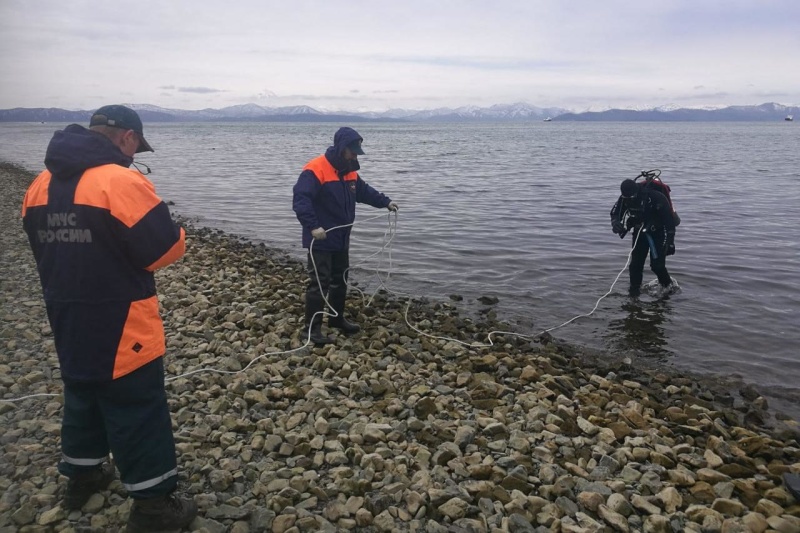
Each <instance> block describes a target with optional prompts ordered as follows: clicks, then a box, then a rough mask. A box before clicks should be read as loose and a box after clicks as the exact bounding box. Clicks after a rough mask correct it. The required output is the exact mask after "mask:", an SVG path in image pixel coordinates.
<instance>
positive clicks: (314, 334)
mask: <svg viewBox="0 0 800 533" xmlns="http://www.w3.org/2000/svg"><path fill="white" fill-rule="evenodd" d="M311 342H313V343H314V344H333V343H334V342H336V339H334V338H333V337H330V336H328V335H323V333H322V317H317V319H316V320H314V324H312V326H311Z"/></svg>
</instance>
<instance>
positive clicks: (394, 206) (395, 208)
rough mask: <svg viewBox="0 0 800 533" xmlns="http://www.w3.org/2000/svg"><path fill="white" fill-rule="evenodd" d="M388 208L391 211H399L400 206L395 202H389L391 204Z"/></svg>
mask: <svg viewBox="0 0 800 533" xmlns="http://www.w3.org/2000/svg"><path fill="white" fill-rule="evenodd" d="M386 209H388V210H389V211H394V212H397V210H398V209H399V206H398V205H397V204H396V203H394V202H389V205H387V206H386Z"/></svg>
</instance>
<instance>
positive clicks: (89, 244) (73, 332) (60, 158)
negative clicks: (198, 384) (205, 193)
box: [22, 105, 197, 531]
mask: <svg viewBox="0 0 800 533" xmlns="http://www.w3.org/2000/svg"><path fill="white" fill-rule="evenodd" d="M144 151H153V149H152V148H151V147H150V144H149V143H148V142H147V141H146V140H145V138H144V132H143V128H142V121H141V119H140V118H139V115H138V114H137V113H136V112H135V111H134V110H132V109H130V108H128V107H125V106H121V105H110V106H104V107H101V108H100V109H98V110H97V111H96V112H95V113H94V114H93V115H92V117H91V121H90V126H89V129H86V128H84V127H82V126H80V125H78V124H72V125H69V126H67V127H66V128H64V130H63V131H57V132H56V133H55V134H54V135H53V138H52V140H51V141H50V144H49V146H48V147H47V155H46V157H45V166H46V167H47V170H45V171H43V172H42V173H41V174H39V176H38V177H37V178H36V179H35V180H34V181H33V183H32V184H31V185H30V187H29V188H28V191H27V193H26V194H25V199H24V201H23V205H22V219H23V226H24V228H25V231H26V232H27V234H28V240H29V241H30V245H31V248H32V249H33V255H34V258H35V259H36V264H37V268H38V271H39V277H40V279H41V283H42V289H43V292H44V299H45V304H46V307H47V315H48V318H49V321H50V325H51V328H52V330H53V337H54V339H55V346H56V352H57V353H58V359H59V364H60V367H61V376H62V380H63V382H64V414H63V421H62V429H61V449H62V458H61V462H60V463H59V465H58V468H59V471H60V472H61V473H62V474H63V475H65V476H67V477H68V478H69V480H68V482H67V488H66V491H65V494H64V500H63V503H62V505H63V507H65V508H66V509H68V510H73V509H80V508H81V507H82V506H83V505H84V504H85V503H86V502H87V501H88V499H89V497H90V496H91V495H92V494H93V493H94V492H97V491H99V490H103V489H105V488H106V487H107V486H108V485H109V484H110V483H111V481H113V479H114V477H115V474H114V468H113V465H111V464H110V463H107V460H108V454H109V451H110V452H112V453H113V455H114V460H115V463H116V466H117V468H119V472H120V477H121V480H122V484H123V486H124V487H125V488H126V489H127V491H128V494H129V495H130V496H131V497H132V498H134V504H133V506H132V507H131V512H130V516H129V519H128V528H127V530H128V531H155V530H159V529H169V528H180V527H183V526H185V525H187V524H189V523H190V522H191V521H192V520H193V519H194V517H195V516H196V514H197V505H196V504H195V502H194V501H193V500H191V499H188V498H182V497H178V496H177V495H175V494H174V492H173V491H174V490H175V488H176V485H177V479H178V470H177V462H176V457H175V443H174V439H173V435H172V424H171V420H170V413H169V408H168V406H167V398H166V392H165V390H164V362H163V355H164V353H165V351H166V343H165V337H164V327H163V324H162V321H161V317H160V315H159V310H158V298H157V296H156V285H155V279H154V277H153V272H154V271H155V270H156V269H159V268H162V267H164V266H167V265H169V264H170V263H173V262H174V261H177V260H178V259H179V258H180V257H181V256H183V254H184V250H185V235H184V230H183V229H182V228H180V227H179V226H177V225H176V224H175V223H174V222H173V221H172V218H171V216H170V213H169V209H168V208H167V206H166V204H165V203H164V202H163V201H162V200H161V199H160V198H159V197H158V196H157V195H156V193H155V188H154V187H153V184H152V183H151V182H150V181H149V180H148V179H147V178H145V176H144V175H143V174H142V173H141V172H139V171H138V170H133V169H129V168H128V167H129V166H130V165H131V164H132V163H133V156H134V154H135V153H138V152H144Z"/></svg>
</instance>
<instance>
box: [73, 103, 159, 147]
mask: <svg viewBox="0 0 800 533" xmlns="http://www.w3.org/2000/svg"><path fill="white" fill-rule="evenodd" d="M92 126H111V127H112V128H121V129H123V130H133V131H135V132H136V133H137V134H138V135H139V149H138V150H136V153H137V154H138V153H139V152H154V151H155V150H153V148H152V147H151V146H150V143H148V142H147V141H146V140H145V139H144V128H143V127H142V119H140V118H139V115H138V114H137V113H136V111H134V110H133V109H131V108H130V107H125V106H124V105H106V106H103V107H101V108H100V109H98V110H97V111H95V112H94V114H93V115H92V118H91V120H90V121H89V127H90V128H91V127H92Z"/></svg>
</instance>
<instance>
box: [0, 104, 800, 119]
mask: <svg viewBox="0 0 800 533" xmlns="http://www.w3.org/2000/svg"><path fill="white" fill-rule="evenodd" d="M126 105H128V106H129V107H131V108H133V109H135V110H136V111H137V112H138V113H139V115H140V116H141V117H142V120H143V121H145V122H202V121H229V122H237V121H272V122H298V121H302V122H341V121H348V120H349V121H354V122H363V121H370V120H371V121H381V120H382V121H409V122H412V121H413V122H434V121H435V122H480V121H485V122H490V121H495V122H504V121H518V122H525V121H541V120H542V119H545V118H549V119H551V120H553V121H608V120H612V121H778V120H783V119H784V118H785V117H786V116H787V115H800V107H798V106H796V105H783V104H778V103H766V104H761V105H755V106H727V107H720V106H703V107H682V106H678V105H675V104H665V105H661V106H657V107H647V108H641V109H614V108H595V107H593V108H592V109H591V110H588V109H587V110H583V111H569V110H567V109H562V108H557V107H544V108H543V107H537V106H534V105H531V104H526V103H522V102H520V103H515V104H497V105H493V106H489V107H478V106H462V107H457V108H448V107H440V108H436V109H426V110H418V109H417V110H415V109H390V110H388V111H383V112H377V111H361V112H353V111H350V112H347V111H320V110H318V109H315V108H313V107H310V106H307V105H299V106H287V107H263V106H260V105H257V104H252V103H250V104H242V105H234V106H229V107H224V108H222V109H211V108H207V109H199V110H187V109H170V108H164V107H159V106H155V105H150V104H126ZM91 114H92V111H87V110H77V111H71V110H66V109H58V108H14V109H0V122H78V123H84V122H87V121H88V119H89V117H90V116H91Z"/></svg>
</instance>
